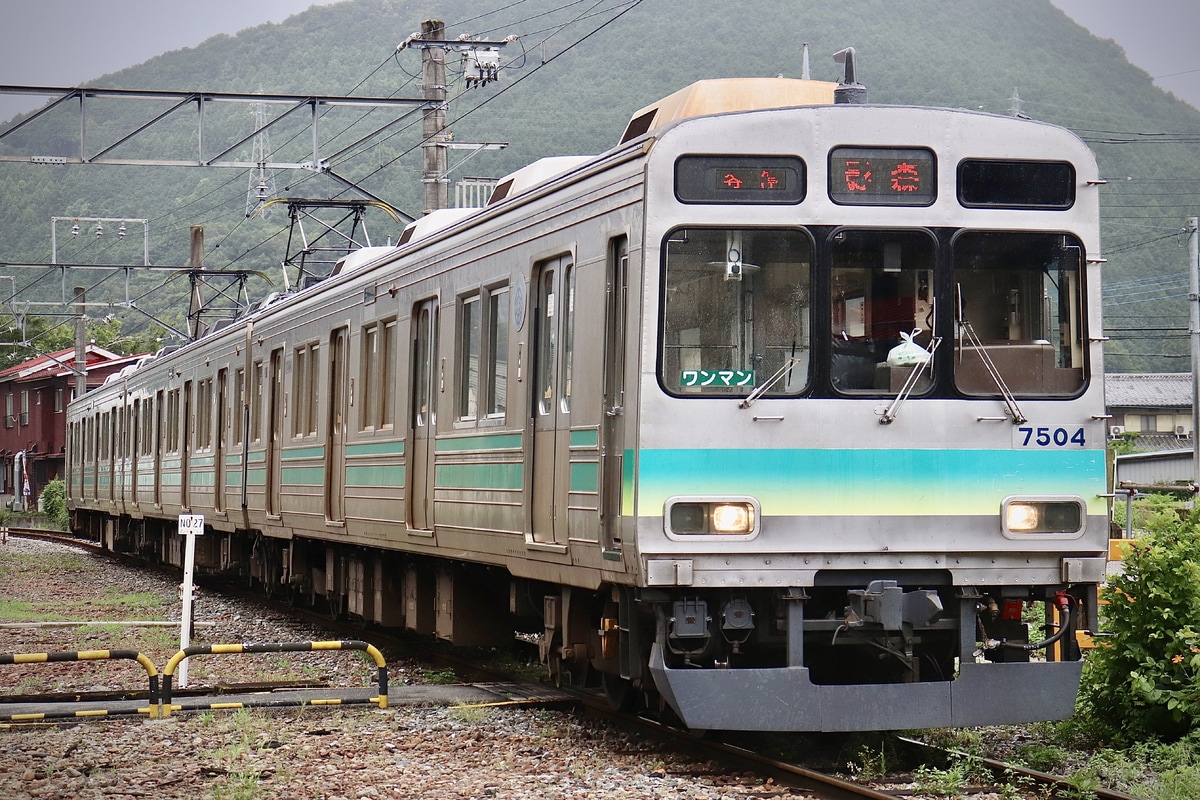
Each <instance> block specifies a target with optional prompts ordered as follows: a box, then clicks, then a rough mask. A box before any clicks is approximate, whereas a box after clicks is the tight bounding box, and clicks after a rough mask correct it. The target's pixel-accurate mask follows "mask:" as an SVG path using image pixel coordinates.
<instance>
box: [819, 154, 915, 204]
mask: <svg viewBox="0 0 1200 800" xmlns="http://www.w3.org/2000/svg"><path fill="white" fill-rule="evenodd" d="M936 197H937V173H936V161H935V159H934V156H933V153H932V152H931V151H929V150H925V149H923V148H893V147H889V148H880V147H837V148H834V149H833V151H832V152H830V154H829V198H830V199H831V200H833V202H835V203H838V204H840V205H862V206H927V205H930V204H932V203H933V201H934V199H935V198H936Z"/></svg>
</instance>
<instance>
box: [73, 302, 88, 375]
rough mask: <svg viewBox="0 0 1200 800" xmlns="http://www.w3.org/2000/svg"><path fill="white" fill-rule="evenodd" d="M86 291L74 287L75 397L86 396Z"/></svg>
mask: <svg viewBox="0 0 1200 800" xmlns="http://www.w3.org/2000/svg"><path fill="white" fill-rule="evenodd" d="M86 307H87V291H86V290H85V289H84V288H83V287H82V286H76V287H75V397H76V398H80V397H83V396H84V395H85V394H87V310H86Z"/></svg>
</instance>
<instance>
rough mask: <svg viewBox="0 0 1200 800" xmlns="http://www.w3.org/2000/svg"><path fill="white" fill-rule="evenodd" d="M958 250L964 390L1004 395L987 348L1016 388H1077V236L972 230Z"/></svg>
mask: <svg viewBox="0 0 1200 800" xmlns="http://www.w3.org/2000/svg"><path fill="white" fill-rule="evenodd" d="M953 251H954V267H953V275H952V280H953V286H954V291H955V293H956V295H957V299H956V302H957V304H958V312H957V320H956V322H957V324H956V326H955V342H954V350H955V357H954V382H955V385H956V386H957V388H958V389H959V391H961V392H964V393H966V394H972V395H988V396H994V395H997V394H1000V389H999V388H998V387H997V382H996V380H995V378H993V377H992V376H991V375H990V374H989V371H988V369H987V365H986V364H985V359H984V358H983V356H982V355H981V354H980V353H979V352H978V351H979V350H981V349H982V350H983V351H984V354H985V355H986V356H987V357H988V359H986V360H990V361H991V362H992V363H993V364H994V365H995V370H996V372H997V373H998V374H999V376H1000V377H1001V378H1002V379H1003V381H1004V383H1005V384H1006V385H1007V388H1008V390H1009V391H1011V392H1012V393H1013V394H1015V395H1029V396H1039V395H1040V396H1046V395H1071V394H1075V393H1077V392H1078V391H1079V390H1080V389H1081V388H1082V387H1083V380H1084V371H1083V366H1084V364H1083V358H1084V346H1083V342H1084V332H1083V324H1082V321H1081V320H1082V313H1081V310H1082V306H1083V300H1082V289H1081V283H1080V267H1081V261H1082V253H1083V249H1082V247H1081V245H1080V243H1079V241H1078V240H1077V239H1075V238H1074V237H1072V236H1066V235H1063V234H1048V233H999V232H997V233H990V232H989V233H984V232H972V233H964V234H962V235H961V236H959V237H958V238H956V239H955V240H954V244H953ZM967 326H969V328H970V330H968V329H967ZM970 331H973V332H974V336H971V335H970ZM973 339H976V340H977V341H972V340H973Z"/></svg>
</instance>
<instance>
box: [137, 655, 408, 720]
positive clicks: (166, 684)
mask: <svg viewBox="0 0 1200 800" xmlns="http://www.w3.org/2000/svg"><path fill="white" fill-rule="evenodd" d="M317 650H361V651H363V652H365V653H366V654H367V655H369V656H371V658H373V659H375V665H376V666H378V667H379V694H378V696H376V697H370V698H366V699H364V700H343V699H340V698H329V699H317V700H312V699H308V700H302V699H290V700H279V699H275V700H267V701H262V702H257V701H256V702H255V703H253V704H252V705H254V706H298V705H314V706H315V705H349V704H352V703H375V704H376V705H378V706H379V707H380V708H387V702H388V676H387V662H386V661H384V658H383V654H382V653H380V652H379V649H378V648H376V647H375V645H373V644H367V643H366V642H360V641H357V640H349V641H331V642H262V643H253V644H200V645H192V646H191V647H187V648H185V649H183V650H180V651H179V652H178V653H176V654H175V655H173V656H171V660H170V661H168V662H167V665H166V667H164V668H163V677H162V691H161V692H160V693H159V709H158V715H157V716H160V717H162V718H164V719H165V718H166V717H169V716H170V715H171V712H172V711H179V710H181V709H182V706H177V705H172V703H171V679H172V677H173V676H174V675H175V670H176V669H178V668H179V665H180V664H181V663H183V660H184V659H185V658H190V657H192V656H199V655H225V654H230V653H306V652H310V651H317ZM246 705H247V704H246V703H210V704H209V705H208V706H205V708H208V709H228V708H242V707H244V706H246Z"/></svg>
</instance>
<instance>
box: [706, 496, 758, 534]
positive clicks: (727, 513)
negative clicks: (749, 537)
mask: <svg viewBox="0 0 1200 800" xmlns="http://www.w3.org/2000/svg"><path fill="white" fill-rule="evenodd" d="M712 528H713V533H749V532H750V531H752V530H754V508H753V507H751V506H750V504H749V503H721V504H719V505H715V506H713V509H712Z"/></svg>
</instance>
